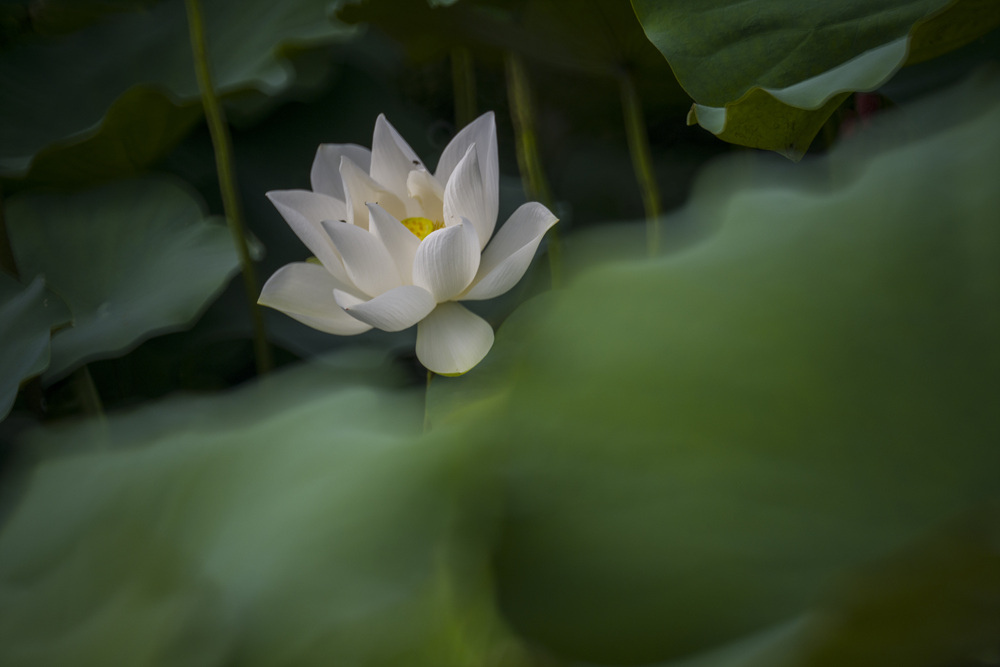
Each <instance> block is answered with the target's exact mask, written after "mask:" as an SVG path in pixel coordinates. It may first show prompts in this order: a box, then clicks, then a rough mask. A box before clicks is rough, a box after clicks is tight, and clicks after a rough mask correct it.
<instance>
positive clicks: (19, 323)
mask: <svg viewBox="0 0 1000 667" xmlns="http://www.w3.org/2000/svg"><path fill="white" fill-rule="evenodd" d="M68 320H69V312H68V311H67V310H66V306H65V305H63V304H62V303H61V302H60V301H59V300H58V299H57V298H55V297H54V296H53V295H52V294H50V293H48V292H46V291H45V280H44V279H43V278H42V277H41V276H39V277H37V278H35V279H34V280H33V281H31V284H30V285H28V286H27V287H24V286H22V285H21V284H20V283H19V282H17V281H16V280H14V279H13V278H11V277H10V276H8V275H7V274H4V273H0V382H2V384H0V420H2V419H3V418H4V417H6V416H7V413H8V412H9V411H10V408H11V406H12V405H13V404H14V398H15V397H16V396H17V390H18V386H19V385H20V384H21V382H22V381H23V380H26V379H28V378H31V377H34V376H36V375H38V374H40V373H41V372H42V371H44V370H45V369H46V368H48V365H49V333H50V331H51V330H52V328H53V327H55V326H56V325H59V324H63V323H65V322H67V321H68Z"/></svg>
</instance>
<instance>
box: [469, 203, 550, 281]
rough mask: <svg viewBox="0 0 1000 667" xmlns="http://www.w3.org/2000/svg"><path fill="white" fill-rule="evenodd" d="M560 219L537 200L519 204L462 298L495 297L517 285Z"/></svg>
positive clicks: (498, 233) (494, 240)
mask: <svg viewBox="0 0 1000 667" xmlns="http://www.w3.org/2000/svg"><path fill="white" fill-rule="evenodd" d="M557 222H559V220H558V218H556V216H554V215H552V212H551V211H549V209H547V208H545V207H544V206H542V205H541V204H539V203H537V202H529V203H527V204H522V205H521V206H520V207H518V209H517V210H516V211H514V213H513V214H511V216H510V218H508V219H507V222H505V223H504V224H503V226H502V227H501V228H500V230H499V231H498V232H497V235H496V236H495V237H494V238H493V240H492V241H490V244H489V245H488V246H486V250H485V251H484V252H483V257H482V260H481V261H480V263H479V271H478V272H477V273H476V277H475V279H474V280H473V281H472V286H471V287H470V288H469V289H468V291H467V292H466V293H465V294H463V295H462V296H461V297H459V298H460V299H462V300H465V301H475V300H480V299H492V298H493V297H495V296H499V295H501V294H503V293H504V292H506V291H507V290H509V289H510V288H511V287H513V286H514V285H516V284H517V281H519V280H520V279H521V277H522V276H523V275H524V272H525V271H527V270H528V265H529V264H530V263H531V259H532V257H534V256H535V250H536V249H537V248H538V244H539V243H541V241H542V237H543V236H545V232H547V231H548V230H549V228H550V227H552V225H554V224H556V223H557Z"/></svg>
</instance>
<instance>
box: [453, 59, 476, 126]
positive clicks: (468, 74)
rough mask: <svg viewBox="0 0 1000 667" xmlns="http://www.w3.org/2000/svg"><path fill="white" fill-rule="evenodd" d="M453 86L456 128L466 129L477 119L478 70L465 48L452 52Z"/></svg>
mask: <svg viewBox="0 0 1000 667" xmlns="http://www.w3.org/2000/svg"><path fill="white" fill-rule="evenodd" d="M451 84H452V93H453V94H454V97H455V126H456V127H465V126H466V125H468V124H469V123H471V122H472V121H473V120H475V118H476V69H475V67H473V63H472V54H471V53H470V52H469V49H467V48H466V47H464V46H456V47H454V48H453V49H452V50H451Z"/></svg>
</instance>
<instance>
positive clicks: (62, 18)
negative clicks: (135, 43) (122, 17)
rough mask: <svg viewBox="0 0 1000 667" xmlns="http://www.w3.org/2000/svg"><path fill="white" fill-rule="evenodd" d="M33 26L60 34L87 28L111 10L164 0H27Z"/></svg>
mask: <svg viewBox="0 0 1000 667" xmlns="http://www.w3.org/2000/svg"><path fill="white" fill-rule="evenodd" d="M26 1H27V2H28V5H29V7H30V11H31V27H32V28H33V29H34V30H35V31H37V32H39V33H42V34H47V35H57V34H62V33H70V32H74V31H76V30H80V29H81V28H85V27H87V26H89V25H91V24H92V23H94V22H95V21H98V20H100V19H102V18H104V17H105V16H107V15H109V14H117V13H121V12H130V11H136V10H144V9H148V8H150V7H152V6H153V5H155V4H156V3H157V2H163V1H164V0H26Z"/></svg>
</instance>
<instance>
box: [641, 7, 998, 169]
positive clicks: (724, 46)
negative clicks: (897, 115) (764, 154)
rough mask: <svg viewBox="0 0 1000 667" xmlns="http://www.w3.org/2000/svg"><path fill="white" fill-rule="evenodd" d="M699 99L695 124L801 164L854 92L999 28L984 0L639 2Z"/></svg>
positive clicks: (659, 43)
mask: <svg viewBox="0 0 1000 667" xmlns="http://www.w3.org/2000/svg"><path fill="white" fill-rule="evenodd" d="M632 4H633V7H634V9H635V12H636V15H637V16H638V18H639V20H640V22H641V23H642V24H643V27H644V28H645V30H646V35H647V36H648V37H649V39H650V40H651V41H652V42H653V43H654V44H655V45H656V47H657V48H658V49H659V50H660V52H661V53H662V54H663V56H664V57H665V58H666V59H667V60H668V61H669V62H670V65H671V67H672V68H673V70H674V73H675V74H676V76H677V79H678V81H680V83H681V85H682V86H684V88H685V90H687V91H688V93H689V94H690V95H691V97H693V98H694V101H695V104H694V106H693V107H692V110H691V114H690V115H689V123H692V124H693V123H698V124H700V125H701V126H702V127H704V128H705V129H707V130H709V131H711V132H713V133H714V134H716V135H717V136H718V137H719V138H721V139H723V140H725V141H729V142H731V143H736V144H740V145H744V146H751V147H754V148H764V149H768V150H774V151H777V152H779V153H782V154H783V155H785V156H787V157H789V158H791V159H793V160H797V159H799V158H801V156H802V154H803V153H804V151H805V149H806V148H808V146H809V144H810V143H811V142H812V140H813V138H814V137H815V136H816V133H817V132H818V131H819V129H820V128H821V127H822V126H823V124H824V123H825V122H826V120H827V119H828V118H829V117H830V115H831V114H832V113H833V111H834V110H835V109H836V108H837V106H839V103H840V102H842V101H843V100H844V99H845V98H846V96H847V95H848V94H849V93H851V92H855V91H871V90H875V89H876V88H878V87H880V86H881V85H882V84H884V83H885V82H886V81H888V80H889V79H890V78H891V77H892V75H893V74H894V73H895V72H896V71H897V70H898V69H899V68H900V67H902V66H903V65H904V64H906V63H907V62H919V61H921V60H926V59H928V58H931V57H935V56H938V55H940V54H942V53H945V52H947V51H950V50H952V49H955V48H957V47H959V46H962V45H964V44H967V43H968V42H970V41H972V40H974V39H976V38H977V37H980V36H982V35H984V34H986V33H987V32H989V31H990V30H992V29H994V28H996V27H997V26H998V25H1000V13H998V12H997V11H996V6H995V4H994V3H991V2H988V1H982V0H951V1H950V2H949V1H948V0H878V1H877V2H866V1H862V0H852V1H851V2H838V3H821V2H815V3H811V4H810V5H809V6H808V7H803V5H802V4H801V3H791V2H787V1H785V0H771V1H769V2H755V3H741V2H732V1H730V0H721V1H719V2H711V3H703V2H702V3H694V2H685V1H683V0H681V1H678V0H633V3H632Z"/></svg>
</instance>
